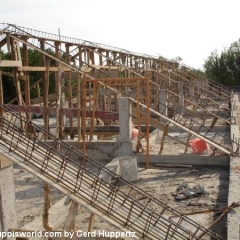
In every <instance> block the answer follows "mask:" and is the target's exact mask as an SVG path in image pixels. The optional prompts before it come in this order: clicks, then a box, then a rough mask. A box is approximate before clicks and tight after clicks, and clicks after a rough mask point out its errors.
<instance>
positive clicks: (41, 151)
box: [0, 105, 223, 240]
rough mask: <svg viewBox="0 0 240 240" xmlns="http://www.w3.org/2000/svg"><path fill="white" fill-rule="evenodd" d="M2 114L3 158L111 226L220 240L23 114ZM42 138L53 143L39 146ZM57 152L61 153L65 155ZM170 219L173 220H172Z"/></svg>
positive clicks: (153, 235)
mask: <svg viewBox="0 0 240 240" xmlns="http://www.w3.org/2000/svg"><path fill="white" fill-rule="evenodd" d="M0 109H1V110H3V111H4V114H3V115H2V116H1V117H0V150H1V154H3V155H5V156H8V157H10V158H11V159H12V160H13V161H15V162H17V163H19V164H21V165H22V166H24V167H26V169H28V170H29V171H31V172H35V174H36V173H37V175H38V176H39V177H41V178H42V179H44V180H45V181H46V182H48V183H49V184H52V185H53V186H54V187H56V188H58V189H59V190H61V191H63V192H64V193H65V194H66V193H67V194H68V195H69V196H70V198H72V199H74V201H76V202H79V203H80V204H83V205H86V206H88V207H87V208H88V209H90V208H91V211H92V212H94V213H96V214H98V215H100V217H103V218H105V219H106V220H108V221H109V222H111V223H112V224H113V225H114V226H116V227H118V228H120V229H125V230H126V229H127V230H130V231H135V232H136V233H137V235H138V238H144V239H176V240H181V239H182V240H187V239H189V240H190V239H192V240H195V239H204V238H200V237H199V236H201V235H206V236H210V237H212V238H213V239H218V240H222V239H223V238H222V237H221V236H218V235H217V234H216V233H213V232H212V231H210V230H208V229H206V228H205V227H203V226H201V225H199V224H198V223H196V222H195V221H193V220H191V219H190V218H188V217H186V216H184V215H183V214H181V213H180V212H178V211H176V210H175V209H173V208H171V207H170V206H168V205H167V204H165V203H163V202H161V201H160V200H158V199H155V198H153V197H152V196H151V195H149V194H148V193H146V192H144V191H142V190H141V189H140V188H139V187H137V186H136V185H135V184H132V183H130V182H128V181H126V180H125V179H123V178H122V177H121V176H118V175H116V174H115V173H113V172H111V171H110V170H108V169H106V168H105V167H104V166H102V165H100V164H99V163H97V162H96V161H94V160H93V159H91V158H89V157H88V156H86V155H84V154H83V153H82V152H81V151H79V150H78V149H76V148H74V147H72V146H70V145H68V144H66V143H64V142H63V141H61V140H60V139H58V138H56V137H54V136H53V135H51V134H50V133H49V132H46V131H43V130H42V129H41V128H40V127H38V126H36V125H34V124H33V123H32V122H31V121H29V120H27V119H26V118H24V117H22V116H21V114H17V113H15V112H12V111H11V109H8V108H7V107H6V106H4V105H1V106H0ZM21 126H22V127H21ZM44 135H47V137H48V139H49V140H51V141H43V140H42V139H45V136H44ZM58 149H65V151H64V153H63V152H62V151H60V150H58ZM74 159H79V161H75V160H74ZM85 161H88V162H89V163H91V164H92V168H91V169H88V168H86V167H85V165H84V162H85ZM102 172H105V173H106V174H109V175H111V176H112V178H113V179H114V180H113V181H112V182H111V183H110V184H109V183H108V182H106V181H104V180H103V179H102V178H101V175H100V173H102ZM123 185H124V186H123ZM121 186H123V188H122V187H121ZM139 194H141V195H143V196H144V198H145V199H144V201H141V200H138V199H136V196H137V195H138V196H139ZM134 196H135V197H134ZM89 206H90V207H89ZM154 209H157V210H154ZM172 216H176V218H174V219H175V221H174V220H173V218H172Z"/></svg>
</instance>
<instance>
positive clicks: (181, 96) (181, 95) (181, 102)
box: [178, 83, 184, 111]
mask: <svg viewBox="0 0 240 240" xmlns="http://www.w3.org/2000/svg"><path fill="white" fill-rule="evenodd" d="M178 95H179V97H178V104H179V106H182V107H183V106H184V97H183V84H182V83H180V84H178ZM180 110H181V108H179V111H180Z"/></svg>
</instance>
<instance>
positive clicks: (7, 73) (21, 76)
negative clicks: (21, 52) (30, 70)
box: [2, 71, 26, 80]
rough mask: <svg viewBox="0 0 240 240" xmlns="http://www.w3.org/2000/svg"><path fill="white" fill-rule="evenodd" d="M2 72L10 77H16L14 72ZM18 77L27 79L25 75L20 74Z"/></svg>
mask: <svg viewBox="0 0 240 240" xmlns="http://www.w3.org/2000/svg"><path fill="white" fill-rule="evenodd" d="M2 74H3V75H5V76H8V77H14V74H13V73H12V72H4V71H2ZM18 79H20V80H26V76H24V75H18Z"/></svg>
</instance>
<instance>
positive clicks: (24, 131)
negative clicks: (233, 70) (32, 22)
mask: <svg viewBox="0 0 240 240" xmlns="http://www.w3.org/2000/svg"><path fill="white" fill-rule="evenodd" d="M30 49H31V50H33V51H35V52H37V53H38V54H39V55H40V56H41V58H40V59H41V64H39V65H34V66H32V65H31V64H29V50H30ZM0 50H1V51H0V52H5V53H9V56H11V59H2V57H1V55H0V115H1V116H0V117H1V124H0V200H1V203H0V212H1V216H0V220H1V225H0V230H1V231H2V232H4V231H5V232H6V231H13V230H14V231H29V232H30V231H33V230H41V229H45V230H46V231H54V230H56V229H59V226H60V225H61V224H62V223H64V226H63V227H62V228H61V229H62V230H66V231H69V232H70V231H76V229H75V227H74V224H77V223H76V222H77V220H76V215H77V212H78V209H79V207H80V206H82V207H83V208H84V209H85V210H84V211H86V212H88V213H89V217H88V220H87V224H88V226H87V231H88V232H93V229H96V226H98V225H97V224H98V222H101V221H104V223H106V226H107V224H109V226H111V229H112V231H116V232H119V231H120V232H122V233H127V232H129V231H131V232H135V235H134V236H122V238H120V237H119V236H118V237H119V239H176V240H178V239H189V240H190V239H219V240H220V239H229V240H233V239H234V240H236V239H238V237H239V217H240V210H239V208H238V206H239V202H240V199H239V194H238V189H239V182H240V178H239V169H240V163H239V126H238V116H239V99H238V94H239V92H238V91H237V90H236V89H235V90H234V89H230V88H228V87H226V86H222V85H221V84H219V83H218V82H214V81H211V80H210V79H207V78H206V76H205V75H204V74H203V73H201V72H199V71H197V70H195V69H193V68H191V67H189V66H186V65H184V64H183V63H180V62H177V61H173V60H167V59H165V58H159V57H154V56H150V55H146V54H140V53H135V52H130V51H127V50H124V49H121V48H116V47H112V46H107V45H103V44H99V43H93V42H89V41H85V40H81V39H75V38H71V37H64V36H59V35H56V34H51V33H46V32H42V31H37V30H33V29H28V28H25V27H20V26H16V25H13V24H5V23H2V24H0ZM32 73H38V75H34V76H41V77H40V78H33V74H32ZM6 76H7V77H8V78H11V79H12V81H13V82H14V87H15V92H13V94H12V95H11V96H8V98H6V97H4V96H5V95H6V93H4V90H5V86H4V82H3V78H4V77H6ZM53 82H54V86H55V87H54V92H50V90H49V89H50V88H49V86H50V85H51V84H53ZM33 90H34V91H35V93H36V94H35V95H34V97H31V93H32V91H33ZM4 94H5V95H4ZM6 99H7V100H6ZM99 131H101V132H107V131H114V132H117V134H116V135H117V137H116V138H114V139H112V140H102V139H101V138H100V137H97V136H96V135H95V134H96V132H99ZM135 133H136V134H135ZM133 135H134V136H133ZM197 143H198V145H193V144H197ZM200 143H201V144H202V145H201V147H202V146H203V147H202V149H198V147H200V145H199V144H200ZM169 144H170V145H169ZM171 144H172V145H171ZM169 146H170V147H169ZM176 148H177V149H178V150H177V151H175V150H174V149H176ZM166 149H167V150H166ZM13 163H14V165H16V166H18V167H21V169H24V171H28V172H29V173H31V174H33V175H34V176H36V177H37V178H39V179H40V180H41V181H43V189H44V194H43V196H42V198H43V201H44V203H43V206H42V207H43V213H42V217H41V221H39V225H38V226H37V227H36V228H37V229H30V227H29V228H26V226H25V227H19V226H18V221H17V215H16V206H15V205H16V204H15V198H16V196H15V193H14V191H15V187H14V176H13ZM195 166H201V167H205V169H206V168H207V169H210V170H211V169H213V168H216V169H218V167H221V168H222V169H224V170H223V171H224V174H226V172H227V178H226V179H227V182H226V181H225V182H224V183H223V180H222V179H223V177H222V175H221V174H220V175H221V176H220V178H219V179H220V180H219V183H217V185H216V186H214V187H215V188H216V189H218V190H219V191H220V190H221V188H222V186H223V185H221V187H219V186H220V184H224V186H225V187H224V189H225V190H224V191H225V193H224V196H222V195H221V196H220V194H219V191H218V190H216V189H215V190H216V193H214V194H216V196H217V195H218V197H216V199H212V202H213V203H214V204H213V205H211V206H209V205H201V208H200V209H198V210H196V211H195V212H191V213H189V212H188V213H187V214H186V213H185V212H184V211H181V210H179V208H178V206H176V207H175V206H173V205H174V204H172V203H171V202H170V200H169V201H164V200H163V199H161V197H158V195H156V194H155V193H154V192H151V191H150V190H149V189H148V187H149V186H150V185H147V181H150V180H149V179H148V180H147V181H146V182H143V179H144V176H145V175H150V173H149V169H153V168H154V169H155V170H156V168H157V169H159V168H160V169H165V170H164V171H166V169H167V171H169V172H167V174H168V176H171V174H172V173H173V170H171V169H173V168H174V169H177V170H176V171H177V174H175V175H178V176H179V175H181V174H182V172H179V169H194V168H195ZM139 167H141V169H142V170H141V171H146V174H145V172H144V174H145V175H144V174H143V173H142V172H141V171H139V169H140V168H139ZM155 170H154V171H155ZM221 171H222V170H221ZM190 172H191V171H190ZM192 172H193V171H192ZM195 172H196V171H195ZM141 174H142V175H141ZM158 174H160V173H159V172H158ZM161 174H162V172H161ZM164 174H166V172H164ZM213 174H215V176H216V175H218V174H219V173H218V172H217V171H216V172H214V173H213ZM188 175H191V174H190V173H189V174H188ZM203 175H204V174H201V171H200V170H199V172H198V178H196V179H198V180H196V179H195V178H194V179H195V180H194V181H199V183H198V182H196V183H195V184H200V182H201V179H203V178H204V176H205V175H206V174H205V175H204V176H203ZM140 176H141V177H140ZM158 176H159V175H158ZM191 177H192V175H191ZM184 178H185V175H184V174H182V175H181V178H179V180H178V181H179V186H178V188H177V191H178V192H177V193H174V194H175V195H176V196H175V195H174V194H172V195H173V196H175V198H174V197H173V202H174V201H177V200H181V201H180V202H182V200H183V202H184V201H185V203H187V204H188V205H189V204H190V200H191V199H199V198H201V200H204V196H203V195H206V197H207V196H208V197H209V196H211V193H212V192H214V191H213V190H211V189H210V188H211V186H210V187H209V189H208V187H207V186H206V187H205V190H202V195H201V194H199V193H197V194H195V192H194V191H193V190H191V189H190V188H187V187H184V186H185V185H184V184H181V183H182V182H183V180H184ZM192 178H193V177H192ZM145 180H146V179H145ZM203 180H204V179H203ZM204 181H205V182H207V181H208V180H207V179H205V180H204ZM204 181H203V182H204ZM15 182H16V180H15ZM163 182H164V179H162V180H161V179H160V180H158V182H157V183H156V184H160V185H161V184H162V185H163ZM142 183H143V184H142ZM141 184H142V185H144V184H145V185H146V186H147V189H146V188H144V187H142V186H141ZM166 184H167V183H166ZM169 184H170V182H169ZM218 184H219V185H218ZM50 186H51V187H53V188H54V189H58V190H59V191H60V192H61V193H63V194H64V195H65V196H66V199H65V204H63V205H62V206H61V211H62V209H63V208H64V209H66V214H65V215H64V214H63V216H61V217H62V218H63V219H62V223H61V224H60V223H59V225H58V226H53V224H52V223H51V221H50V218H51V217H50V213H49V211H50V210H49V209H50V207H51V206H50V205H51V204H50V202H51V201H50V198H51V194H50ZM186 186H187V184H186ZM199 186H200V187H202V186H201V185H198V187H199ZM164 187H167V185H165V183H164V186H162V187H160V189H158V191H159V192H158V194H160V195H161V194H163V192H161V191H164ZM174 187H176V186H174ZM180 188H181V189H180ZM212 188H213V187H212ZM150 189H151V186H150ZM184 189H185V192H179V190H184ZM195 190H196V188H195ZM200 190H201V189H200ZM210 190H211V191H210ZM186 191H187V193H188V194H189V195H186V194H187V193H186ZM200 192H201V191H200ZM207 192H208V195H207ZM164 194H165V195H166V198H168V197H169V195H170V192H168V193H166V192H164ZM184 194H185V195H184ZM191 194H192V195H191ZM160 195H159V196H160ZM200 195H201V196H200ZM222 197H224V201H223V199H222ZM189 199H190V200H189ZM219 202H220V204H219ZM185 205H186V204H185ZM59 211H60V210H59ZM216 212H218V213H219V214H215V213H216ZM52 214H53V215H54V213H52ZM198 214H200V215H201V217H199V216H198V217H196V215H198ZM209 214H210V215H209ZM56 218H60V217H56ZM199 218H200V219H199ZM205 219H207V221H205ZM209 219H211V220H209ZM54 221H56V219H55V220H54ZM218 224H222V225H220V226H221V227H220V228H218V229H217V226H218ZM94 226H95V228H94ZM79 227H81V224H80V225H79V226H78V228H79ZM97 229H99V230H106V229H105V228H101V227H98V228H97ZM219 229H220V230H219ZM223 229H224V231H223V232H224V233H222V230H223ZM215 230H216V231H215ZM75 237H76V236H75ZM77 237H78V238H79V236H77ZM100 237H101V236H94V237H92V238H91V239H101V238H100ZM108 237H109V236H105V237H104V236H103V239H108ZM79 239H81V237H80V238H79ZM89 239H90V238H89Z"/></svg>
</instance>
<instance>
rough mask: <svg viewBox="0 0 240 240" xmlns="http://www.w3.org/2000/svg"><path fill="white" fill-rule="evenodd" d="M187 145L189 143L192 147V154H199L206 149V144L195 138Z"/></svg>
mask: <svg viewBox="0 0 240 240" xmlns="http://www.w3.org/2000/svg"><path fill="white" fill-rule="evenodd" d="M189 143H190V145H191V147H192V151H193V152H194V153H197V154H199V153H202V152H203V151H205V150H206V149H207V143H206V142H204V141H203V140H202V139H200V138H195V139H193V140H191V141H190V142H189Z"/></svg>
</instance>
